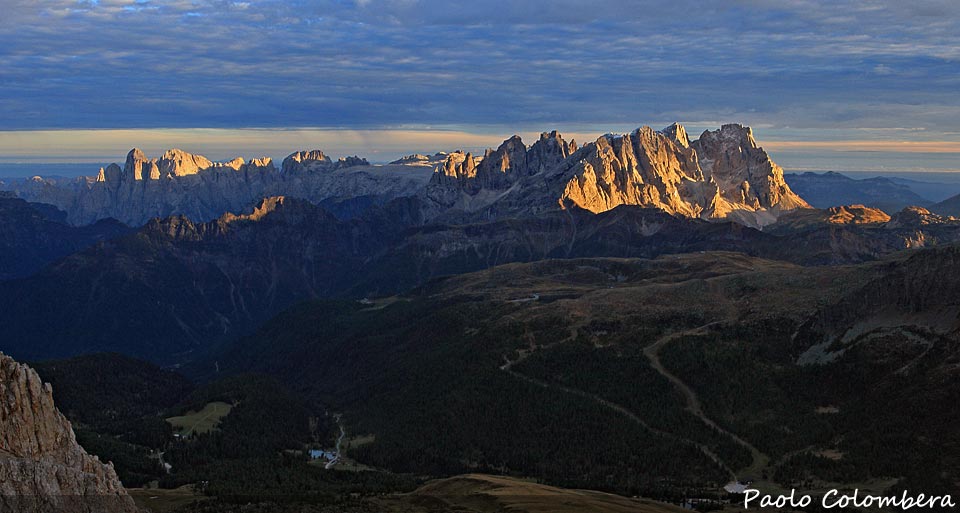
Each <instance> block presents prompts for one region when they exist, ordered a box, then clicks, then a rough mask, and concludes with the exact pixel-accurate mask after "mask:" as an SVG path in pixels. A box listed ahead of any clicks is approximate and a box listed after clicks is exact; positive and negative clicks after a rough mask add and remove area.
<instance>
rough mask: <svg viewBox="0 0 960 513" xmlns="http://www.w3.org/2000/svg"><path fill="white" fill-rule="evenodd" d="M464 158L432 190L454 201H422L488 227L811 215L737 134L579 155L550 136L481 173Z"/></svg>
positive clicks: (497, 155) (516, 144)
mask: <svg viewBox="0 0 960 513" xmlns="http://www.w3.org/2000/svg"><path fill="white" fill-rule="evenodd" d="M468 155H469V154H467V155H462V154H458V155H453V154H451V155H450V156H449V157H448V159H447V161H446V162H445V163H444V164H443V165H442V166H439V167H438V168H437V171H436V174H435V176H434V179H433V180H432V184H434V185H438V186H446V187H447V188H451V187H454V188H457V189H458V190H459V191H460V193H461V194H459V195H458V194H453V193H450V192H449V191H446V192H442V191H437V190H433V191H431V192H430V193H429V195H428V196H429V197H430V198H431V199H433V200H434V201H436V202H438V203H441V204H444V205H445V206H447V207H448V208H450V209H452V210H460V211H485V213H486V214H487V215H488V216H491V217H499V216H503V215H511V214H516V213H535V212H541V211H544V210H550V209H556V208H560V209H565V208H573V207H576V208H581V209H585V210H589V211H591V212H594V213H599V212H605V211H608V210H611V209H613V208H616V207H617V206H620V205H637V206H643V207H652V208H657V209H660V210H663V211H665V212H668V213H671V214H676V215H682V216H686V217H697V218H704V219H732V220H735V221H738V222H741V223H743V224H746V225H750V226H764V225H767V224H770V223H772V222H774V221H775V220H776V219H777V217H778V216H779V215H780V214H781V213H782V212H785V211H791V210H795V209H798V208H809V205H807V203H806V202H805V201H804V200H803V199H801V198H800V197H799V196H797V195H796V194H794V193H793V192H792V191H791V190H790V187H789V186H788V185H787V184H786V182H785V181H784V179H783V170H782V169H781V168H780V167H779V166H777V165H776V164H775V163H774V162H773V161H772V160H771V159H770V157H769V156H768V155H767V153H766V152H765V151H764V150H763V149H762V148H760V147H759V146H758V145H757V143H756V141H755V140H754V138H753V133H752V131H751V130H750V128H748V127H744V126H741V125H734V124H730V125H724V126H723V127H721V128H720V129H719V130H715V131H705V132H704V133H703V134H701V136H700V138H699V139H697V140H695V141H690V140H689V139H688V136H687V133H686V130H685V129H684V127H683V126H681V125H679V124H676V123H675V124H673V125H671V126H669V127H667V128H665V129H663V130H660V131H656V130H654V129H652V128H650V127H646V126H645V127H641V128H638V129H637V130H635V131H634V132H632V133H629V134H619V135H614V134H608V135H604V136H602V137H599V138H598V139H597V140H596V141H593V142H591V143H588V144H586V145H584V146H583V147H582V148H580V149H579V150H578V149H577V146H576V144H574V143H569V144H568V143H566V142H565V141H564V140H563V138H562V136H560V134H558V133H557V132H551V133H549V134H548V133H544V134H541V136H540V140H539V141H537V142H536V143H535V144H534V145H532V146H530V147H529V148H527V147H526V146H524V145H523V142H522V141H521V139H520V137H518V136H513V137H511V138H510V139H507V140H506V141H505V142H504V143H503V144H501V145H500V147H499V148H498V149H497V150H495V151H494V150H489V151H487V153H486V155H485V156H484V158H483V160H482V161H480V162H479V164H474V163H473V162H472V160H470V159H467V158H466V157H467V156H468Z"/></svg>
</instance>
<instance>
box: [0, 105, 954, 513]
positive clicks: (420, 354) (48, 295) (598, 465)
mask: <svg viewBox="0 0 960 513" xmlns="http://www.w3.org/2000/svg"><path fill="white" fill-rule="evenodd" d="M803 180H805V181H806V182H805V183H804V185H802V186H800V187H810V189H809V190H812V191H817V190H819V191H821V192H829V193H831V194H833V193H837V194H843V190H844V189H843V187H852V188H856V187H859V185H857V184H856V183H849V182H857V181H854V180H849V182H847V181H844V180H847V179H844V178H839V177H837V176H831V175H825V176H810V175H804V176H803ZM820 181H823V182H824V183H827V185H826V186H824V185H823V184H822V183H820ZM797 183H800V182H797ZM830 183H836V184H842V185H843V187H840V186H836V187H834V186H831V185H829V184H830ZM19 184H20V185H18V186H17V187H21V189H19V190H18V194H22V195H23V196H25V197H29V198H33V199H47V200H49V201H52V202H54V205H56V206H51V205H43V204H39V203H28V202H26V201H24V200H22V199H19V198H16V197H13V196H11V195H7V196H6V197H4V198H0V207H3V208H4V209H3V210H0V214H3V215H4V216H5V219H9V220H10V222H8V223H7V224H6V225H0V226H10V227H13V228H19V227H21V225H22V221H21V220H23V219H29V220H30V223H32V224H29V227H27V228H24V229H22V230H20V231H17V232H16V233H17V235H16V237H13V238H9V239H7V240H10V241H13V242H15V244H8V247H7V250H5V251H6V254H9V255H17V254H18V253H17V252H18V251H20V248H23V247H28V246H29V247H32V248H36V251H35V252H34V253H32V254H34V255H36V256H35V257H31V258H32V260H33V262H30V263H29V265H24V264H21V263H17V266H18V267H10V269H13V271H11V274H10V275H9V276H7V277H6V278H5V279H0V340H3V341H4V342H3V344H2V347H0V349H2V350H3V351H4V352H5V353H9V354H10V355H12V356H14V357H16V358H20V359H25V360H27V361H28V363H30V364H31V365H33V366H35V368H36V369H37V371H38V372H39V374H40V376H41V378H42V379H43V380H44V381H47V382H50V383H51V384H52V390H53V392H52V393H53V397H54V400H55V401H56V402H57V405H58V407H59V408H61V409H62V411H63V412H64V415H66V417H67V418H68V419H69V420H70V421H71V422H72V430H73V432H75V435H76V439H77V441H78V443H79V444H80V446H82V447H83V448H84V449H86V450H87V451H89V452H91V453H93V454H97V455H99V456H100V457H101V458H103V459H104V460H106V461H111V462H112V463H113V468H115V469H116V473H117V477H118V479H119V480H120V481H122V483H123V484H124V485H125V486H126V487H128V488H130V489H131V490H132V491H131V495H132V496H133V498H134V499H135V500H136V501H137V504H139V505H141V506H146V507H150V508H154V509H157V510H158V511H178V512H181V513H187V512H191V511H197V512H201V511H202V512H218V511H233V510H234V509H235V508H236V507H239V505H245V504H250V505H251V506H250V507H252V508H260V510H263V511H286V510H289V511H357V512H369V511H398V512H400V511H407V512H410V511H414V512H416V511H424V512H428V511H448V510H458V511H465V512H487V511H490V512H493V511H501V510H504V509H510V510H516V511H529V512H539V511H563V510H564V508H567V509H570V510H571V511H574V510H578V509H577V508H595V510H596V511H600V512H603V511H610V512H619V511H675V508H676V507H679V506H684V505H685V506H688V507H695V508H698V509H700V510H712V509H724V508H731V507H732V506H731V501H735V500H737V496H735V495H731V494H729V493H728V492H727V491H725V490H724V487H725V486H727V485H728V484H731V483H734V482H743V483H749V485H750V486H753V487H756V488H758V489H761V490H764V491H768V492H771V493H774V492H776V493H780V492H782V491H784V490H789V489H791V488H796V487H803V488H804V489H809V490H820V491H823V490H826V489H828V488H829V487H831V486H834V487H850V486H858V487H860V488H862V489H864V490H872V491H875V492H877V493H881V492H884V493H886V492H896V491H897V490H901V489H905V488H907V487H909V488H910V489H911V490H914V489H917V490H920V489H922V490H931V491H935V490H940V491H941V492H942V491H943V490H951V491H952V490H955V489H956V483H957V482H960V481H958V479H960V477H958V476H960V465H958V463H957V462H958V461H960V459H957V457H956V455H957V454H960V452H957V451H958V450H960V445H958V443H957V440H956V436H955V434H954V433H953V432H952V431H951V430H950V428H949V426H950V425H952V422H953V421H954V420H960V419H954V418H953V417H954V416H955V415H953V411H952V409H950V408H949V406H948V405H950V404H952V401H954V400H955V399H956V397H955V396H956V394H957V393H958V390H960V389H958V388H957V387H956V386H955V379H956V376H955V374H956V373H955V364H956V358H957V355H958V354H960V352H958V346H957V333H958V329H960V324H958V323H957V321H956V319H957V315H958V314H960V304H958V303H957V302H956V301H955V300H954V299H953V298H955V297H956V294H955V291H956V290H957V287H958V286H960V278H957V275H956V274H955V273H954V272H953V269H954V268H955V266H956V263H957V260H958V257H957V254H958V250H957V245H956V244H957V243H958V242H960V221H958V220H956V219H955V218H951V217H948V216H944V215H940V214H937V213H934V212H931V211H929V210H926V209H925V208H922V207H920V206H916V205H911V206H907V207H906V208H902V209H901V210H900V211H895V212H886V211H884V210H883V209H881V208H878V207H876V206H865V205H835V206H830V207H829V208H822V209H821V208H813V207H811V206H810V205H809V204H808V203H807V201H806V200H805V199H804V198H802V197H801V196H799V195H798V194H796V192H794V191H793V190H792V189H791V188H790V186H789V185H788V184H787V182H786V181H785V178H784V175H783V171H782V170H781V169H780V168H779V166H777V165H776V164H775V163H773V161H772V160H771V159H770V157H769V155H768V154H767V153H766V152H765V151H764V150H763V148H762V147H761V146H760V145H759V144H758V143H757V142H756V140H755V139H754V138H753V134H752V130H750V129H749V128H748V127H743V126H741V125H723V126H722V127H721V128H720V129H719V130H715V131H709V130H708V131H705V132H703V134H701V136H700V138H699V139H696V140H692V141H691V140H690V139H689V137H688V136H687V135H686V131H685V129H684V128H683V127H682V126H681V125H679V124H674V125H671V126H669V127H667V128H664V129H663V130H660V131H655V130H652V129H650V128H649V127H641V128H639V129H637V130H635V131H633V132H630V133H627V134H620V135H614V134H607V135H604V136H601V137H599V138H597V139H596V140H593V141H589V142H587V143H586V144H582V145H577V144H575V143H573V142H572V141H570V142H568V141H566V140H565V139H564V138H563V136H562V135H561V134H559V133H558V132H556V131H553V132H544V133H542V134H541V135H540V138H539V139H538V140H537V141H536V142H535V143H534V144H533V145H530V146H527V145H526V144H525V143H523V141H522V139H520V138H519V136H515V137H511V138H509V139H507V140H506V141H504V142H503V143H502V144H501V145H500V146H499V147H498V148H496V149H490V150H488V151H487V152H485V154H484V156H483V157H482V158H480V157H475V156H473V155H472V154H470V153H465V152H450V153H437V154H435V155H432V156H411V157H410V158H406V159H400V160H398V161H396V162H393V163H391V164H389V165H383V166H376V165H373V166H371V165H369V164H367V163H366V162H364V161H362V159H355V158H344V159H341V160H339V161H337V162H334V161H332V160H331V159H329V158H328V157H327V156H326V155H324V154H323V152H320V151H319V150H315V151H298V152H295V153H293V154H291V155H290V157H288V158H287V159H286V160H285V161H284V163H283V165H282V166H281V167H280V168H277V167H276V166H275V165H274V164H273V163H272V162H269V161H267V160H263V159H254V160H250V161H244V160H243V159H235V160H234V161H229V162H214V161H211V160H209V159H206V158H204V157H202V156H199V155H193V154H189V153H186V152H182V151H179V150H171V151H169V152H166V153H164V154H163V156H161V157H160V158H159V159H148V158H147V157H146V156H145V155H143V153H142V152H139V151H137V150H133V151H131V153H130V154H129V155H128V159H127V163H126V164H125V165H124V166H123V167H122V168H121V167H120V166H119V165H114V166H110V167H108V168H105V169H104V170H103V172H102V173H101V174H100V175H99V176H97V177H96V178H95V179H93V180H87V181H84V180H79V181H77V182H75V183H73V184H71V185H69V186H66V185H63V184H59V185H58V184H56V183H52V182H50V183H48V182H43V181H33V182H31V183H29V184H28V183H27V182H19ZM241 184H242V187H241ZM869 185H870V187H876V188H877V189H876V190H874V189H868V190H864V189H858V190H860V192H862V193H863V194H866V195H867V196H869V195H870V194H874V196H876V197H880V196H882V197H887V196H889V194H887V192H884V191H889V190H896V191H898V194H900V196H898V197H900V198H901V199H902V200H903V201H908V202H912V201H913V200H912V198H913V197H912V196H910V194H909V193H908V191H905V190H904V189H903V188H902V187H900V188H898V187H899V186H896V184H893V183H892V182H891V183H886V182H883V183H881V182H876V183H874V182H870V184H869ZM238 187H240V189H238ZM358 187H359V188H360V189H358ZM831 187H833V188H832V189H831ZM241 189H242V192H240V193H238V192H237V191H241ZM361 189H362V190H361ZM131 191H134V192H136V191H140V192H137V194H140V196H137V197H138V198H140V199H136V200H132V199H130V197H127V196H124V195H128V193H132V192H131ZM265 191H270V192H277V193H282V195H270V196H266V197H260V198H259V199H255V200H252V199H251V198H254V197H256V196H257V195H260V194H264V192H265ZM375 191H382V194H381V193H374V192H375ZM877 191H880V192H877ZM154 194H157V195H161V196H163V195H166V196H164V197H166V198H168V199H170V202H168V203H164V204H163V205H161V207H162V208H161V209H160V210H156V211H149V212H148V211H147V210H144V208H145V206H146V205H148V204H149V205H153V206H156V205H158V203H157V200H156V197H155V196H152V195H154ZM827 197H829V195H827ZM151 198H152V199H151ZM174 200H175V201H174ZM164 201H166V200H164ZM818 201H820V199H818ZM90 202H93V203H90ZM925 204H927V203H925ZM92 205H96V208H95V209H92ZM200 206H202V208H200ZM57 207H59V208H62V209H64V210H59V208H57ZM150 208H153V207H152V206H151V207H150ZM931 208H932V207H931ZM204 209H208V210H204ZM154 212H155V213H156V214H157V215H160V216H161V217H155V218H153V217H151V216H153V215H154ZM111 213H117V214H122V218H123V219H125V220H127V221H129V222H130V223H131V225H132V226H134V227H132V228H128V227H125V226H122V225H119V223H114V222H113V221H109V220H103V219H101V220H99V221H97V222H96V224H93V225H88V224H84V223H85V222H87V221H92V220H95V219H100V218H101V217H103V216H106V215H111ZM214 214H216V215H214ZM54 240H56V241H61V240H62V241H64V242H65V243H67V245H62V244H50V243H49V242H50V241H54ZM37 241H40V242H43V244H46V245H43V244H40V243H39V242H37ZM0 249H2V248H0ZM9 258H14V257H13V256H11V257H9ZM14 259H15V258H14ZM52 305H55V306H52ZM940 410H944V411H945V413H944V415H943V416H942V417H941V418H938V419H933V418H930V417H924V418H925V421H924V422H923V423H922V424H920V425H919V426H913V425H912V423H911V422H912V421H911V420H910V419H913V418H916V417H917V416H918V415H926V414H925V413H923V412H930V411H940ZM867 418H869V419H871V421H870V422H863V419H867ZM932 440H936V441H937V442H936V443H933V442H931V441H932ZM891 444H893V445H894V446H895V447H896V449H895V450H888V449H881V448H886V447H888V446H890V445H891ZM931 462H934V463H931ZM638 497H643V498H644V499H638ZM299 508H307V509H299ZM254 510H256V509H254Z"/></svg>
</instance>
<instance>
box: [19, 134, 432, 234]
mask: <svg viewBox="0 0 960 513" xmlns="http://www.w3.org/2000/svg"><path fill="white" fill-rule="evenodd" d="M430 176H431V169H430V168H428V167H424V166H406V165H396V166H371V165H370V164H369V163H368V162H367V161H366V160H364V159H362V158H359V157H347V158H342V159H340V160H338V161H337V162H333V161H331V160H330V158H329V157H327V156H326V155H324V154H323V152H321V151H320V150H313V151H299V152H296V153H293V154H291V155H290V156H288V157H287V158H286V159H284V161H283V165H282V170H277V168H276V166H275V165H274V163H273V161H272V160H271V159H270V158H266V157H264V158H260V159H252V160H249V161H246V162H245V161H244V160H243V159H242V158H239V157H238V158H235V159H233V160H231V161H228V162H212V161H210V160H209V159H207V158H206V157H203V156H200V155H192V154H190V153H186V152H184V151H182V150H169V151H167V152H165V153H164V154H163V156H161V157H160V158H159V159H148V158H147V157H146V155H144V153H143V152H142V151H140V150H139V149H136V148H135V149H133V150H131V151H130V152H129V153H128V154H127V158H126V162H125V163H124V167H123V168H120V166H118V165H116V164H112V165H110V166H108V167H107V168H105V169H103V170H101V172H100V173H99V174H98V175H97V176H96V177H95V178H89V179H80V180H77V181H71V182H63V181H55V180H44V179H41V178H39V177H37V178H36V179H34V180H29V181H23V182H18V183H16V184H11V185H8V187H11V188H12V189H13V190H14V191H15V192H16V193H17V195H18V196H19V197H21V198H23V199H26V200H28V201H35V202H41V203H49V204H51V205H54V206H56V207H58V208H60V209H62V210H64V211H65V212H67V220H68V221H69V222H70V223H71V224H75V225H85V224H90V223H92V222H95V221H97V220H99V219H104V218H114V219H117V220H120V221H122V222H124V223H126V224H129V225H132V226H141V225H143V224H145V223H146V222H147V221H149V220H150V219H152V218H155V217H167V216H170V215H185V216H187V217H189V218H190V219H192V220H194V221H209V220H212V219H216V218H217V217H219V216H221V215H222V214H223V213H224V212H243V211H247V210H249V209H250V208H251V207H252V206H253V205H254V204H256V203H257V202H258V201H260V200H262V199H263V198H265V197H269V196H290V197H297V198H302V199H306V200H308V201H311V202H314V203H321V202H324V201H328V200H338V199H346V198H357V197H366V198H369V202H370V203H372V204H376V203H383V202H385V201H389V200H390V199H393V198H395V197H398V196H409V195H413V194H414V193H415V192H416V191H417V190H419V189H421V188H422V187H423V186H424V185H425V184H426V183H427V181H428V180H429V179H430Z"/></svg>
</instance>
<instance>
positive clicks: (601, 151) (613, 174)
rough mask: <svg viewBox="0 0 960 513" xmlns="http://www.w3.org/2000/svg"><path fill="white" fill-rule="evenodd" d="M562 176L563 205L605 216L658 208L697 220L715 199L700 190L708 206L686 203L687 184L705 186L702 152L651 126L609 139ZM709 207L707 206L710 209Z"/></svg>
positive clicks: (581, 155)
mask: <svg viewBox="0 0 960 513" xmlns="http://www.w3.org/2000/svg"><path fill="white" fill-rule="evenodd" d="M564 167H566V169H564V171H563V173H562V175H561V176H563V177H564V179H565V181H566V183H565V184H564V189H563V192H562V193H561V195H560V198H559V202H560V205H562V206H568V205H570V206H577V207H579V208H583V209H586V210H590V211H591V212H597V213H598V212H604V211H607V210H610V209H612V208H614V207H617V206H619V205H641V206H647V207H654V208H659V209H661V210H664V211H666V212H669V213H672V214H681V215H685V216H691V217H697V216H700V215H701V214H702V213H703V212H704V210H705V209H706V208H707V207H709V204H710V202H711V201H712V200H713V198H712V196H713V195H712V194H711V191H709V190H707V191H704V190H703V188H702V187H701V188H696V190H695V191H693V192H695V193H696V196H698V197H704V199H703V202H689V201H685V198H683V197H682V195H684V194H687V193H689V192H691V191H688V190H687V188H686V187H684V186H685V185H686V184H685V182H692V181H701V182H702V181H703V175H702V173H701V172H700V168H699V165H698V164H697V156H696V153H695V152H694V151H693V150H691V149H689V148H684V147H681V146H679V145H677V144H676V143H674V142H673V140H672V139H671V138H669V137H667V136H666V135H664V134H663V133H661V132H657V131H655V130H653V129H652V128H650V127H648V126H644V127H640V128H638V129H637V130H635V131H634V132H633V133H630V134H622V135H612V134H608V135H604V136H602V137H600V138H598V139H597V140H596V141H595V142H593V143H590V144H587V145H586V146H584V147H583V148H582V149H581V150H580V151H579V152H577V154H576V155H575V158H571V159H568V160H567V162H566V163H565V166H564ZM704 203H706V204H704Z"/></svg>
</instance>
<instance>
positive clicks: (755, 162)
mask: <svg viewBox="0 0 960 513" xmlns="http://www.w3.org/2000/svg"><path fill="white" fill-rule="evenodd" d="M690 146H691V148H693V149H695V150H696V152H697V155H698V157H699V160H700V166H701V168H702V169H703V174H704V176H705V177H706V178H708V179H712V180H713V181H714V182H716V183H717V185H718V186H719V188H720V193H721V195H722V197H723V199H724V200H726V201H728V202H731V203H740V204H744V205H748V206H751V207H752V208H754V209H757V208H765V209H771V210H777V211H781V210H793V209H796V208H809V207H810V205H808V204H807V202H806V201H804V200H803V199H802V198H800V196H797V195H796V194H795V193H794V192H793V191H792V190H790V187H789V186H788V185H787V182H786V181H785V180H784V178H783V169H781V168H780V166H778V165H777V164H776V163H774V162H773V160H771V159H770V156H769V155H767V152H766V151H764V150H763V148H761V147H760V146H758V145H757V142H756V140H755V139H754V138H753V130H752V129H751V128H750V127H745V126H743V125H740V124H727V125H723V126H722V127H720V129H719V130H713V131H710V130H706V131H704V132H703V134H701V135H700V138H699V139H697V140H696V141H693V142H692V143H691V144H690Z"/></svg>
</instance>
